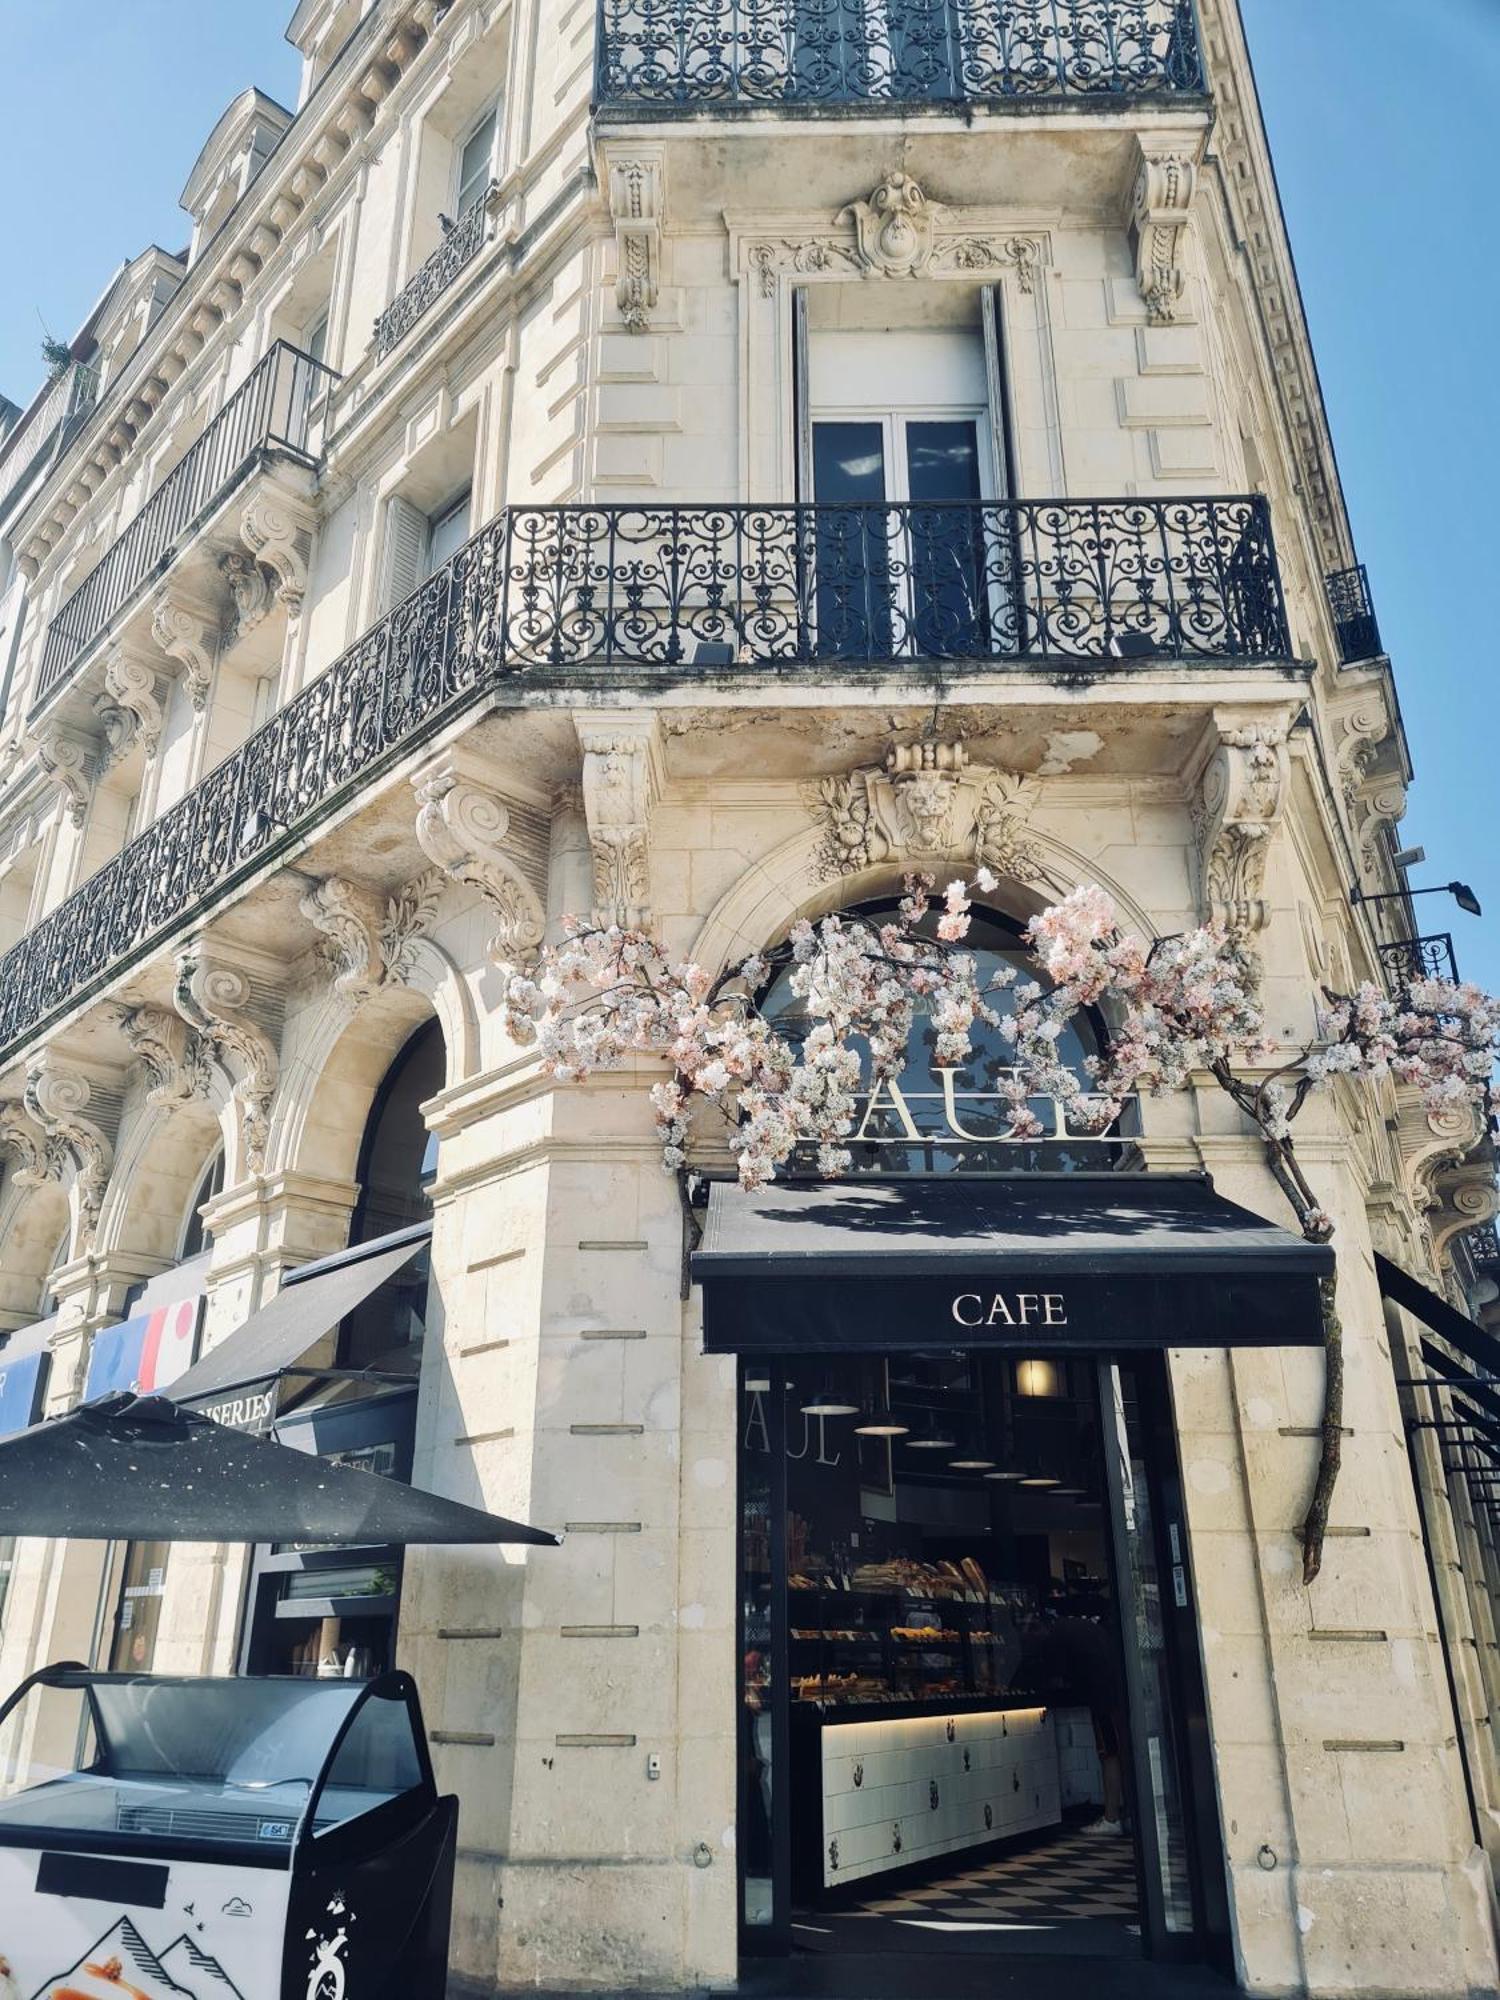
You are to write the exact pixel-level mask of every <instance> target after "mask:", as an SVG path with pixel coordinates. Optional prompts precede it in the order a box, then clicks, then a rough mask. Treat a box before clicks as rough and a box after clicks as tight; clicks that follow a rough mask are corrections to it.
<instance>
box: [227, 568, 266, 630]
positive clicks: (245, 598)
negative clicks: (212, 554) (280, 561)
mask: <svg viewBox="0 0 1500 2000" xmlns="http://www.w3.org/2000/svg"><path fill="white" fill-rule="evenodd" d="M219 574H220V576H222V577H223V579H224V582H225V584H226V585H227V586H228V589H229V596H230V600H231V602H232V603H233V605H234V634H233V636H234V637H235V638H236V639H243V638H245V637H246V636H247V634H249V633H251V632H253V631H254V630H255V628H256V626H257V625H259V624H260V623H261V622H262V621H263V620H264V618H265V616H266V614H267V612H268V611H269V610H270V609H271V603H272V589H271V583H270V579H269V577H268V576H267V574H266V572H265V570H263V569H262V568H261V566H260V564H259V563H258V562H257V561H256V560H255V558H254V556H251V555H246V554H245V552H244V551H243V550H242V549H228V550H226V551H225V553H224V554H223V555H221V556H220V557H219Z"/></svg>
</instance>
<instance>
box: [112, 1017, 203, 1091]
mask: <svg viewBox="0 0 1500 2000" xmlns="http://www.w3.org/2000/svg"><path fill="white" fill-rule="evenodd" d="M120 1033H121V1034H122V1035H123V1036H124V1038H125V1040H126V1042H127V1043H128V1044H129V1046H130V1049H131V1052H132V1053H133V1054H134V1055H135V1057H136V1059H137V1060H138V1062H139V1063H140V1065H141V1067H142V1069H143V1070H144V1071H145V1073H146V1102H147V1103H148V1104H156V1105H161V1106H163V1107H166V1108H171V1107H173V1106H175V1105H179V1104H188V1103H190V1102H192V1100H193V1099H195V1098H204V1097H207V1095H208V1092H209V1085H210V1081H211V1074H212V1067H213V1054H212V1050H211V1049H210V1048H209V1046H208V1044H207V1043H206V1042H205V1041H204V1038H203V1037H202V1035H200V1034H199V1033H198V1032H197V1031H196V1030H195V1029H193V1028H190V1027H189V1026H188V1024H187V1022H186V1021H184V1020H183V1019H182V1017H181V1016H180V1015H178V1014H171V1013H168V1011H167V1009H166V1008H165V1007H136V1008H132V1009H129V1010H122V1012H121V1015H120Z"/></svg>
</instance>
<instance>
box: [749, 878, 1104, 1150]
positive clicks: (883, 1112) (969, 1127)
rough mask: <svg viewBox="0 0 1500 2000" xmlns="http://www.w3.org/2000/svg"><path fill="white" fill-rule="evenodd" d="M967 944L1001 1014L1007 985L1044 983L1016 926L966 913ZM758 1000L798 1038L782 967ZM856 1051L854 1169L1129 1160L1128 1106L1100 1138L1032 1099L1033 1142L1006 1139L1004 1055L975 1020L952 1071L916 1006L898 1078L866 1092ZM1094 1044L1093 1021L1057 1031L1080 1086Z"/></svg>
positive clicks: (878, 911) (1009, 1001)
mask: <svg viewBox="0 0 1500 2000" xmlns="http://www.w3.org/2000/svg"><path fill="white" fill-rule="evenodd" d="M895 907H896V906H895V904H894V902H879V903H870V904H865V905H862V906H861V907H860V908H859V909H857V910H855V911H853V912H851V914H852V915H854V916H857V917H863V918H866V919H869V920H871V921H874V922H879V921H881V920H882V919H883V918H885V917H888V916H890V915H891V914H892V913H893V912H894V910H895ZM931 921H933V922H935V921H936V919H935V918H934V919H932V920H931ZM968 948H969V949H970V950H971V951H972V952H973V954H974V957H975V959H976V960H977V963H978V968H979V983H980V985H981V986H982V987H984V988H985V989H987V990H988V991H989V998H990V1004H991V1005H992V1007H993V1008H994V1009H995V1011H996V1013H997V1014H999V1015H1000V1016H1002V1017H1003V1016H1005V1015H1007V1014H1009V1013H1010V1012H1012V1011H1013V1009H1014V1007H1015V1004H1016V1001H1015V988H1016V986H1019V985H1021V984H1023V983H1025V982H1026V981H1030V980H1035V981H1036V982H1037V983H1038V984H1039V985H1042V986H1044V987H1045V985H1046V983H1047V982H1046V981H1045V979H1044V978H1043V976H1042V975H1041V974H1040V973H1039V972H1038V970H1037V967H1036V965H1035V962H1034V961H1033V959H1032V957H1031V954H1030V952H1029V951H1028V950H1027V948H1026V946H1025V944H1024V943H1023V941H1022V937H1021V930H1020V926H1019V925H1016V924H1014V923H1012V922H1011V921H1010V920H1009V919H1008V918H1006V917H1004V916H1002V915H1000V914H999V913H998V912H996V911H993V910H976V911H975V913H974V920H973V924H972V926H971V929H970V932H969V938H968ZM1004 969H1009V970H1010V971H1012V972H1014V974H1015V975H1016V978H1015V984H1014V985H1012V986H1011V987H1009V988H991V984H990V982H991V981H992V980H993V978H994V976H995V974H996V973H997V972H1000V971H1002V970H1004ZM760 1004H761V1011H762V1012H763V1013H764V1014H765V1016H766V1017H767V1019H768V1020H769V1021H771V1022H772V1023H773V1024H774V1025H775V1026H776V1027H777V1028H778V1029H779V1030H780V1031H781V1033H782V1034H784V1035H785V1036H787V1038H788V1039H789V1040H791V1041H794V1042H795V1041H798V1040H800V1039H801V1037H802V1036H803V1035H805V1034H806V1032H807V1028H808V1020H807V1016H806V1013H805V1010H804V1008H803V1005H802V1003H801V1002H800V1001H799V1000H798V999H797V998H796V997H795V996H794V995H793V993H792V991H791V985H790V979H789V973H788V969H787V967H786V966H785V965H782V966H781V967H780V969H778V971H777V972H776V974H775V975H774V976H773V978H772V980H771V983H770V985H769V987H768V988H767V990H766V991H765V993H764V994H763V995H762V997H761V1003H760ZM856 1046H857V1047H858V1049H859V1052H860V1055H861V1059H862V1062H863V1064H864V1066H865V1069H864V1074H865V1088H864V1092H863V1095H862V1097H861V1098H860V1100H859V1115H858V1119H857V1122H856V1125H855V1129H854V1133H853V1136H852V1139H851V1140H850V1141H849V1142H848V1143H849V1146H850V1150H851V1152H852V1153H853V1156H854V1165H853V1171H854V1172H855V1173H861V1174H888V1175H914V1174H939V1173H964V1174H976V1173H985V1174H990V1173H1019V1172H1038V1171H1043V1172H1049V1173H1065V1172H1069V1171H1088V1172H1092V1173H1098V1172H1107V1171H1109V1170H1110V1169H1112V1168H1115V1167H1118V1166H1121V1165H1126V1164H1133V1152H1134V1149H1133V1142H1132V1134H1133V1133H1134V1130H1135V1121H1134V1114H1133V1107H1127V1111H1126V1114H1125V1115H1124V1116H1123V1117H1122V1118H1121V1120H1120V1121H1119V1124H1118V1125H1117V1126H1116V1127H1115V1128H1114V1129H1113V1130H1112V1131H1110V1132H1109V1133H1106V1134H1104V1135H1102V1136H1101V1135H1096V1134H1091V1133H1089V1132H1087V1131H1085V1130H1083V1129H1082V1128H1081V1126H1080V1125H1079V1124H1078V1122H1077V1121H1073V1120H1070V1118H1069V1116H1068V1114H1067V1112H1066V1111H1065V1109H1064V1108H1063V1107H1062V1106H1061V1105H1059V1104H1057V1103H1054V1102H1053V1101H1052V1100H1051V1099H1034V1100H1032V1102H1031V1106H1030V1108H1031V1110H1032V1111H1033V1112H1034V1113H1035V1115H1036V1117H1037V1119H1038V1120H1039V1122H1040V1124H1041V1127H1042V1131H1043V1137H1042V1138H1040V1139H1037V1140H1026V1141H1018V1140H1015V1139H1011V1138H1009V1137H1008V1136H1007V1133H1008V1128H1009V1116H1008V1106H1007V1101H1006V1100H1005V1099H1004V1098H1003V1097H1002V1096H1001V1094H1000V1091H999V1088H998V1086H999V1084H1000V1082H1001V1080H1002V1079H1003V1077H1004V1076H1005V1074H1006V1072H1007V1071H1008V1070H1009V1068H1010V1065H1011V1049H1010V1045H1009V1043H1008V1042H1007V1041H1006V1039H1005V1037H1004V1035H1003V1033H1001V1032H1000V1031H999V1030H998V1029H995V1028H991V1027H988V1026H986V1025H985V1023H983V1022H976V1023H975V1026H974V1031H973V1034H972V1037H971V1046H970V1054H969V1058H968V1060H967V1061H966V1062H965V1063H964V1064H963V1065H962V1067H960V1068H939V1067H938V1065H937V1063H936V1062H935V1060H934V1057H935V1030H934V1027H933V1023H932V1020H931V1017H930V1016H929V1015H928V1013H927V1012H926V1010H925V1008H923V1007H921V1006H920V1005H919V1007H918V1009H917V1014H916V1019H915V1021H914V1022H913V1025H912V1032H911V1037H910V1040H909V1042H908V1045H907V1056H906V1062H905V1065H904V1067H903V1068H902V1071H901V1073H900V1075H899V1076H894V1077H890V1078H882V1079H881V1081H880V1082H879V1084H878V1085H877V1086H876V1087H875V1088H873V1089H872V1088H871V1087H870V1077H869V1069H868V1051H867V1050H866V1049H865V1048H864V1047H863V1045H862V1044H856ZM1102 1047H1103V1034H1102V1024H1101V1023H1099V1022H1097V1021H1094V1020H1092V1019H1090V1018H1089V1017H1087V1016H1079V1017H1075V1018H1074V1020H1072V1021H1070V1022H1069V1024H1068V1026H1067V1027H1066V1028H1065V1029H1064V1030H1063V1033H1062V1036H1061V1039H1060V1040H1059V1043H1058V1053H1059V1055H1060V1057H1061V1059H1062V1061H1063V1062H1064V1064H1065V1065H1066V1066H1067V1067H1068V1068H1069V1069H1071V1070H1072V1071H1073V1072H1074V1073H1075V1074H1076V1075H1078V1076H1079V1077H1080V1078H1081V1079H1085V1080H1086V1078H1087V1069H1088V1063H1089V1059H1090V1058H1091V1057H1094V1056H1097V1055H1098V1053H1099V1052H1100V1050H1101V1048H1102Z"/></svg>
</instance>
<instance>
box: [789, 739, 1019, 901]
mask: <svg viewBox="0 0 1500 2000" xmlns="http://www.w3.org/2000/svg"><path fill="white" fill-rule="evenodd" d="M1035 792H1036V785H1035V781H1034V780H1032V779H1029V778H1023V777H1018V776H1016V775H1015V774H1014V773H1012V772H1008V771H999V770H995V769H993V768H992V767H990V766H988V765H983V764H978V765H976V764H971V763H970V760H969V755H968V752H967V751H966V750H965V748H964V746H963V744H962V743H938V742H933V741H931V740H928V739H924V740H921V741H918V742H915V743H893V744H892V745H891V747H890V749H889V750H888V751H887V753H886V756H885V760H884V762H883V763H881V764H879V765H874V766H871V767H869V768H867V769H862V770H857V771H853V772H851V773H850V774H849V775H848V776H847V777H833V778H824V779H822V780H821V781H819V782H818V783H817V784H815V785H813V786H812V787H810V788H809V791H808V794H807V804H808V809H809V811H810V812H811V813H812V815H813V817H814V818H815V819H816V820H818V821H819V823H820V824H821V826H822V828H823V852H822V855H821V857H820V862H821V872H822V873H823V875H824V876H825V878H827V879H829V880H833V879H835V878H836V877H838V876H840V875H853V874H857V873H858V872H859V871H860V870H861V869H865V868H872V867H876V866H878V865H879V864H880V863H882V862H887V861H905V860H911V861H916V860H920V859H923V858H928V859H938V858H942V859H951V860H960V859H961V860H962V861H963V862H964V863H966V864H968V865H971V866H973V867H981V866H983V867H987V868H991V869H993V870H994V872H995V873H996V874H997V875H1001V876H1004V877H1007V878H1008V879H1010V880H1012V881H1021V882H1025V881H1031V880H1033V879H1034V878H1035V877H1036V876H1037V874H1038V872H1039V870H1040V866H1041V863H1040V857H1039V854H1038V852H1037V849H1036V847H1035V844H1034V843H1033V842H1032V841H1031V839H1030V838H1029V837H1028V835H1027V832H1026V815H1027V813H1028V812H1029V810H1030V807H1031V804H1032V802H1033V800H1034V797H1035Z"/></svg>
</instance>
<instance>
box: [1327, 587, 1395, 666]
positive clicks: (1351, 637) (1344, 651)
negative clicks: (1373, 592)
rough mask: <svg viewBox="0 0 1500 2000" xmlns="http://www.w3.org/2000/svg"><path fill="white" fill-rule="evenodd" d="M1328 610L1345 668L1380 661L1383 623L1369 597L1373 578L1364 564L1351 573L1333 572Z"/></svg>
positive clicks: (1340, 658)
mask: <svg viewBox="0 0 1500 2000" xmlns="http://www.w3.org/2000/svg"><path fill="white" fill-rule="evenodd" d="M1327 584H1328V608H1329V610H1330V611H1331V612H1332V613H1333V629H1334V632H1335V634H1336V635H1337V638H1338V643H1339V660H1340V662H1341V663H1342V664H1343V665H1344V666H1346V667H1352V666H1354V665H1356V664H1357V663H1358V662H1359V661H1360V660H1376V659H1379V657H1380V655H1381V653H1382V652H1383V651H1384V648H1383V647H1382V645H1381V643H1380V621H1379V620H1378V619H1377V618H1376V616H1375V602H1374V599H1373V598H1372V597H1371V596H1370V578H1369V574H1368V572H1367V571H1366V569H1365V566H1364V564H1363V563H1356V564H1355V565H1354V567H1353V568H1352V569H1336V570H1332V571H1330V573H1329V575H1328V578H1327Z"/></svg>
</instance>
